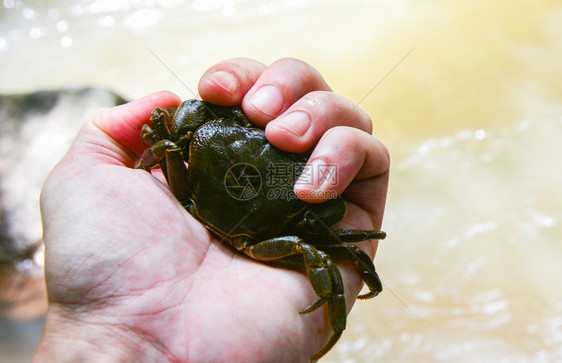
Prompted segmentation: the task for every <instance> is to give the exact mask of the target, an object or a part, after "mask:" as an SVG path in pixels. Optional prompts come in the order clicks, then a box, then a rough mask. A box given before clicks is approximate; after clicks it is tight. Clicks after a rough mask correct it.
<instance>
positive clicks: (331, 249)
mask: <svg viewBox="0 0 562 363" xmlns="http://www.w3.org/2000/svg"><path fill="white" fill-rule="evenodd" d="M321 248H322V250H323V251H326V252H327V253H328V254H329V255H330V256H333V258H334V259H336V260H337V261H348V262H352V263H353V264H354V265H355V267H356V268H357V270H358V271H359V274H360V275H361V278H362V279H363V281H365V284H367V287H368V288H369V290H370V291H369V292H368V293H367V294H364V295H360V296H359V297H358V299H369V298H372V297H375V296H377V295H378V294H379V293H380V292H381V291H382V282H381V280H380V278H379V275H378V274H377V271H376V270H375V265H374V264H373V261H372V260H371V258H370V257H369V255H367V254H366V253H365V252H363V250H362V249H360V248H359V247H357V246H355V245H347V244H341V245H328V246H322V247H321Z"/></svg>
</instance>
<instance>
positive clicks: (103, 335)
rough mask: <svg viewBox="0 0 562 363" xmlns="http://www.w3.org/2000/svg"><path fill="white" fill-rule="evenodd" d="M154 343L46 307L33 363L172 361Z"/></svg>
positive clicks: (121, 328)
mask: <svg viewBox="0 0 562 363" xmlns="http://www.w3.org/2000/svg"><path fill="white" fill-rule="evenodd" d="M155 343H156V342H154V341H151V339H148V338H147V337H146V336H144V335H143V334H142V333H140V332H134V331H133V330H131V329H129V328H127V327H126V326H119V325H114V324H103V323H92V322H88V321H86V320H82V319H76V318H73V317H69V316H67V314H65V313H64V311H63V310H62V309H57V308H53V307H52V306H50V307H49V312H48V314H47V319H46V321H45V328H44V330H43V335H42V337H41V341H40V342H39V346H38V348H37V352H36V354H35V357H34V359H33V362H34V363H43V362H142V361H155V362H168V361H173V359H171V356H170V354H168V352H167V351H166V350H165V349H164V348H163V347H161V346H159V345H158V344H155Z"/></svg>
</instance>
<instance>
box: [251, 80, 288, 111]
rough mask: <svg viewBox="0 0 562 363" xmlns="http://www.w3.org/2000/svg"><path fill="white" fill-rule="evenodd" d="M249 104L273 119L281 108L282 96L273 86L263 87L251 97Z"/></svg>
mask: <svg viewBox="0 0 562 363" xmlns="http://www.w3.org/2000/svg"><path fill="white" fill-rule="evenodd" d="M249 103H250V104H252V106H254V108H256V109H258V110H259V111H261V112H263V113H265V114H266V115H269V116H272V117H275V116H277V115H278V114H279V112H281V107H283V103H284V100H283V94H282V93H281V91H280V90H279V88H277V87H275V86H263V87H262V88H260V89H259V90H257V91H256V93H254V94H253V95H252V97H251V98H250V100H249Z"/></svg>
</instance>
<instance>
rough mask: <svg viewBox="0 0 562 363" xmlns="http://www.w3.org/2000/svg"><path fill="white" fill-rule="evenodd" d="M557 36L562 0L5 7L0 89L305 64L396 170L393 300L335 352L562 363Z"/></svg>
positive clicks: (389, 222)
mask: <svg viewBox="0 0 562 363" xmlns="http://www.w3.org/2000/svg"><path fill="white" fill-rule="evenodd" d="M560 34H562V4H561V3H560V2H559V1H525V0H512V1H507V0H498V1H494V2H490V1H484V0H469V1H464V2H462V3H459V2H448V1H441V0H426V1H406V0H398V1H387V0H363V1H338V0H322V1H320V0H308V1H307V0H285V1H282V0H277V1H256V0H247V1H237V0H209V1H202V0H190V1H179V0H159V1H158V0H100V1H72V2H71V1H62V0H51V1H22V0H3V1H2V5H1V7H0V92H1V93H13V92H24V91H31V90H36V89H45V88H47V89H51V88H58V87H64V86H76V85H94V86H100V87H108V88H110V89H112V90H114V91H116V92H118V93H120V94H121V95H123V96H125V97H126V98H130V99H132V98H137V97H141V96H143V95H146V94H148V93H152V92H154V91H157V90H160V89H168V90H171V91H174V92H176V93H178V94H179V95H180V96H182V98H192V97H193V94H192V91H194V92H195V91H196V87H197V81H198V79H199V77H200V75H201V74H202V73H203V72H204V71H205V69H206V68H207V67H209V66H210V65H212V64H214V63H216V62H217V61H220V60H223V59H226V58H230V57H235V56H245V57H250V58H255V59H258V60H260V61H262V62H264V63H271V62H273V61H274V60H276V59H278V58H281V57H288V56H291V57H296V58H300V59H303V60H305V61H307V62H309V63H311V64H312V65H314V66H315V67H316V68H317V69H318V70H319V71H320V72H321V73H322V74H323V75H324V76H325V78H326V80H327V81H328V82H329V83H330V85H331V86H332V87H333V89H334V90H335V91H336V92H338V93H341V94H343V95H345V96H347V97H348V98H350V99H351V100H352V101H354V102H355V103H360V106H361V107H363V108H364V109H365V110H367V111H368V112H369V114H370V115H371V116H372V118H373V123H374V134H375V136H376V137H378V138H380V139H381V140H383V141H384V142H385V143H386V145H387V146H388V147H389V149H390V152H391V155H392V162H393V164H392V172H391V185H390V190H389V198H388V203H387V210H386V215H385V221H384V230H385V231H386V232H387V233H388V236H389V237H388V239H387V240H385V241H383V242H381V244H380V247H379V251H378V254H377V257H376V260H375V262H376V265H377V268H378V271H379V273H380V275H381V277H382V279H383V281H384V283H385V286H386V289H385V292H384V293H383V294H381V295H380V296H379V297H377V298H376V299H374V300H371V301H360V302H358V303H357V304H356V305H355V307H354V309H353V310H352V312H351V315H350V319H349V322H348V329H347V330H346V332H345V333H344V335H343V337H342V339H341V341H340V342H339V343H338V345H337V346H336V347H335V348H334V349H333V350H332V351H331V352H330V353H329V354H328V355H327V356H326V358H325V359H324V361H325V362H373V361H381V362H409V361H411V362H419V361H427V362H452V361H454V362H474V361H479V362H484V361H489V362H498V361H506V362H512V361H532V362H552V361H562V289H561V287H562V285H561V284H562V282H561V281H562V243H561V242H562V237H561V236H562V223H561V222H562V221H561V219H562V143H560V140H562V37H561V36H560ZM410 51H411V53H410ZM407 54H409V55H408V56H406V55H407ZM155 55H156V56H155ZM405 56H406V58H404V57H405ZM397 65H398V66H397ZM395 66H397V67H396V68H394V67H395ZM168 68H169V69H168ZM170 70H171V71H170ZM389 72H390V73H389ZM381 80H382V82H380V81H381ZM379 82H380V83H379ZM72 132H75V130H72ZM37 233H40V231H39V232H37ZM0 358H1V354H0ZM0 360H1V359H0Z"/></svg>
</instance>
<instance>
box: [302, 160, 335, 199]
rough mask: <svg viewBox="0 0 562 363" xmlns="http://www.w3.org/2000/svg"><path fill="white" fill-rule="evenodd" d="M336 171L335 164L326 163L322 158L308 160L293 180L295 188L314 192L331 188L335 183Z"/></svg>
mask: <svg viewBox="0 0 562 363" xmlns="http://www.w3.org/2000/svg"><path fill="white" fill-rule="evenodd" d="M336 171H337V170H336V165H335V164H328V163H326V161H324V160H322V159H314V160H310V161H309V162H308V164H307V165H306V166H305V168H304V169H303V171H302V173H301V175H300V176H299V178H298V179H297V181H296V182H295V188H296V189H298V190H313V191H316V192H319V191H326V190H329V189H333V188H334V187H335V185H336V184H337V173H336Z"/></svg>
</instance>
